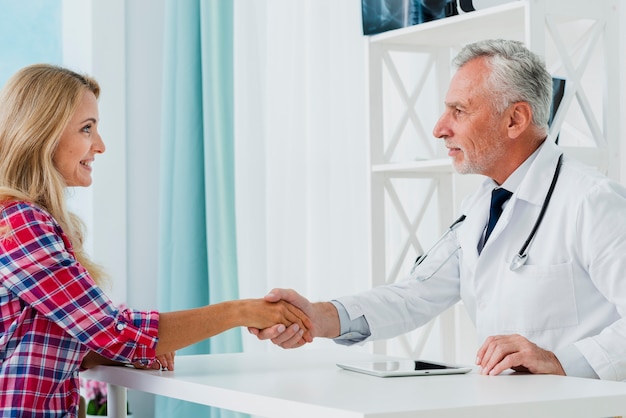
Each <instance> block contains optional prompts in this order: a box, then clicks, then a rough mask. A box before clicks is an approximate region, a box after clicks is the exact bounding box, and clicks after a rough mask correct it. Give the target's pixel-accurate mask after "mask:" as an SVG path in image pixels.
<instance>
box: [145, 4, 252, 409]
mask: <svg viewBox="0 0 626 418" xmlns="http://www.w3.org/2000/svg"><path fill="white" fill-rule="evenodd" d="M165 20H166V21H165V39H164V42H165V52H164V56H165V63H164V75H163V77H164V78H163V86H164V89H163V103H164V104H163V111H162V115H161V118H162V127H163V137H162V141H161V143H162V146H161V155H162V157H161V189H160V191H161V206H160V210H161V233H160V247H159V252H160V253H159V263H160V264H159V272H160V277H159V309H160V310H162V311H172V310H180V309H188V308H193V307H198V306H202V305H207V304H213V303H217V302H221V301H224V300H231V299H236V298H237V297H238V288H237V260H236V240H235V220H234V218H235V208H234V167H233V164H234V138H233V136H234V132H233V131H234V127H233V95H234V92H233V4H232V0H183V1H180V0H167V2H166V13H165ZM241 350H242V342H241V334H240V330H238V329H234V330H231V331H228V332H226V333H223V334H221V335H218V336H215V337H213V338H211V339H209V340H205V341H203V342H201V343H198V344H195V345H193V346H191V347H188V348H186V349H183V350H181V351H179V352H178V353H177V355H179V356H180V355H185V354H207V353H224V352H238V351H241ZM155 409H156V414H157V417H162V418H170V417H175V416H178V417H235V416H241V414H236V413H233V412H231V411H224V410H219V409H215V408H209V407H204V406H200V405H197V404H193V403H188V402H182V401H176V400H173V399H169V398H166V397H158V398H157V400H156V408H155Z"/></svg>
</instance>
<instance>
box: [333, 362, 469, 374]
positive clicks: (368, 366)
mask: <svg viewBox="0 0 626 418" xmlns="http://www.w3.org/2000/svg"><path fill="white" fill-rule="evenodd" d="M337 366H339V367H341V368H342V369H346V370H350V371H355V372H360V373H366V374H371V375H374V376H379V377H391V376H424V375H439V374H459V373H467V372H469V371H471V368H470V367H464V366H459V365H455V364H446V363H440V362H434V361H425V360H409V359H404V360H385V361H362V362H353V363H337Z"/></svg>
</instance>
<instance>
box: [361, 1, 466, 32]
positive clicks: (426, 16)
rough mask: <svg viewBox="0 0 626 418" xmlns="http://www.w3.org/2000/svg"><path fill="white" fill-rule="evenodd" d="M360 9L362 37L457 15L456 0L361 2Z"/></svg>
mask: <svg viewBox="0 0 626 418" xmlns="http://www.w3.org/2000/svg"><path fill="white" fill-rule="evenodd" d="M361 8H362V17H363V34H364V35H373V34H375V33H381V32H385V31H388V30H392V29H398V28H404V27H406V26H411V25H416V24H418V23H424V22H429V21H431V20H435V19H441V18H444V17H447V16H452V15H456V14H458V12H457V5H456V0H361Z"/></svg>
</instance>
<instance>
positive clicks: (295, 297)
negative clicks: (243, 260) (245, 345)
mask: <svg viewBox="0 0 626 418" xmlns="http://www.w3.org/2000/svg"><path fill="white" fill-rule="evenodd" d="M263 301H264V302H265V303H270V304H272V307H271V308H272V309H271V310H270V311H267V310H266V311H265V312H260V316H261V317H262V318H264V320H265V321H266V323H267V324H271V325H268V326H267V327H264V325H260V326H248V331H249V332H250V333H251V334H253V335H256V336H257V338H258V339H259V340H271V341H272V342H273V343H274V344H276V345H278V346H280V347H282V348H297V347H300V346H302V345H304V344H306V343H310V342H312V341H313V338H315V337H326V338H334V337H337V336H338V335H339V331H340V325H339V316H338V314H337V309H336V308H335V307H334V305H333V304H332V303H330V302H317V303H311V302H309V301H308V300H307V299H306V298H305V297H303V296H301V295H300V294H298V293H297V292H296V291H294V290H291V289H273V290H272V291H270V292H269V293H268V294H267V295H265V297H264V298H263ZM276 314H277V315H278V316H276Z"/></svg>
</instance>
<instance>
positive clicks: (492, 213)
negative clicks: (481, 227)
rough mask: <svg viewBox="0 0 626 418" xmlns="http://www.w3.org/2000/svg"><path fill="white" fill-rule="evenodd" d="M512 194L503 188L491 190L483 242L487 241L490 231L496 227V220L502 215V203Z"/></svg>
mask: <svg viewBox="0 0 626 418" xmlns="http://www.w3.org/2000/svg"><path fill="white" fill-rule="evenodd" d="M512 194H513V193H511V192H509V191H508V190H506V189H503V188H498V189H493V191H492V192H491V208H490V209H489V223H488V224H487V231H486V232H485V240H484V242H487V239H489V235H491V231H493V228H494V227H495V226H496V222H498V218H500V215H502V205H504V202H506V201H507V200H509V198H510V197H511V195H512ZM483 245H484V244H483Z"/></svg>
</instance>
